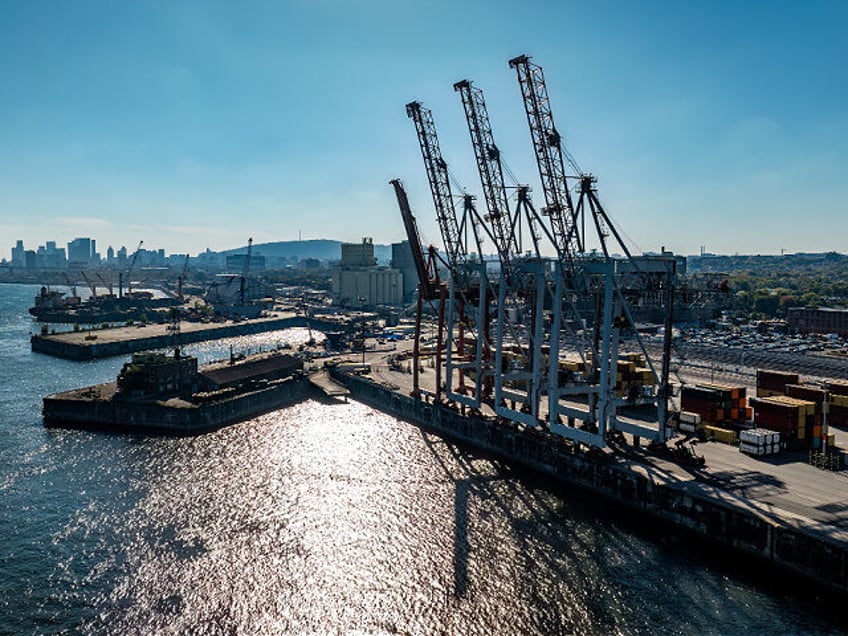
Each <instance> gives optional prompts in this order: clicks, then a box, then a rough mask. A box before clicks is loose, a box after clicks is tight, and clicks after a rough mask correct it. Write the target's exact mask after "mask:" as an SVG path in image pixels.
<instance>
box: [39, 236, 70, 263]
mask: <svg viewBox="0 0 848 636" xmlns="http://www.w3.org/2000/svg"><path fill="white" fill-rule="evenodd" d="M35 266H36V267H38V268H42V269H65V268H66V267H67V266H68V259H67V258H66V257H65V248H64V247H56V241H47V243H46V244H44V245H39V247H38V252H36V255H35Z"/></svg>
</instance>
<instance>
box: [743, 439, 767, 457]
mask: <svg viewBox="0 0 848 636" xmlns="http://www.w3.org/2000/svg"><path fill="white" fill-rule="evenodd" d="M739 451H740V452H742V453H745V454H746V455H757V456H760V455H765V454H766V449H765V446H758V445H757V444H749V443H747V442H740V443H739Z"/></svg>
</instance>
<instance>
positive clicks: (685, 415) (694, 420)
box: [680, 411, 701, 425]
mask: <svg viewBox="0 0 848 636" xmlns="http://www.w3.org/2000/svg"><path fill="white" fill-rule="evenodd" d="M680 421H681V422H686V423H687V424H696V425H697V424H700V423H701V415H700V414H699V413H691V412H689V411H680Z"/></svg>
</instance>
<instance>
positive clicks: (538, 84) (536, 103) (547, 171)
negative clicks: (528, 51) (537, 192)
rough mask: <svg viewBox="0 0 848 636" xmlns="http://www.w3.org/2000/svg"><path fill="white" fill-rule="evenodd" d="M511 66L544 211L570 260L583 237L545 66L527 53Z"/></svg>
mask: <svg viewBox="0 0 848 636" xmlns="http://www.w3.org/2000/svg"><path fill="white" fill-rule="evenodd" d="M509 65H510V67H511V68H514V69H515V70H516V72H517V73H518V83H519V85H520V86H521V95H522V97H523V99H524V110H525V112H526V113H527V122H528V124H529V126H530V136H531V138H532V140H533V150H534V151H535V153H536V163H537V164H538V166H539V177H540V179H541V181H542V189H543V191H544V194H545V203H546V207H545V208H544V209H543V210H542V213H543V214H546V215H548V217H549V218H550V224H551V231H552V233H553V235H554V238H555V240H556V243H557V244H556V248H557V251H558V252H559V254H560V258H561V259H562V260H565V261H567V262H569V263H570V262H571V261H572V260H573V258H574V257H575V256H576V255H577V254H578V253H579V252H582V251H583V240H582V237H581V236H580V232H579V228H578V225H577V217H576V215H575V213H574V206H573V205H572V201H571V194H570V192H569V189H568V183H567V182H566V172H565V162H564V161H563V149H562V137H561V136H560V134H559V132H557V129H556V126H555V125H554V117H553V113H552V112H551V104H550V100H549V99H548V89H547V86H546V85H545V77H544V75H543V73H542V67H541V66H538V65H537V64H533V63H532V62H530V58H529V57H528V56H526V55H521V56H519V57H516V58H514V59H512V60H510V61H509Z"/></svg>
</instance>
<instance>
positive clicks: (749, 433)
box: [739, 428, 780, 457]
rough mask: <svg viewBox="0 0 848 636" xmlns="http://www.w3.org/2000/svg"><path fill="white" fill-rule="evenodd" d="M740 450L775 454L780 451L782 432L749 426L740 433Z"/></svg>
mask: <svg viewBox="0 0 848 636" xmlns="http://www.w3.org/2000/svg"><path fill="white" fill-rule="evenodd" d="M739 450H740V451H741V452H743V453H745V454H747V455H755V456H758V457H760V456H763V455H774V454H775V453H777V452H779V451H780V433H779V432H777V431H770V430H768V429H765V428H749V429H746V430H744V431H740V433H739Z"/></svg>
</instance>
